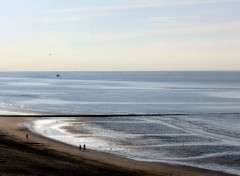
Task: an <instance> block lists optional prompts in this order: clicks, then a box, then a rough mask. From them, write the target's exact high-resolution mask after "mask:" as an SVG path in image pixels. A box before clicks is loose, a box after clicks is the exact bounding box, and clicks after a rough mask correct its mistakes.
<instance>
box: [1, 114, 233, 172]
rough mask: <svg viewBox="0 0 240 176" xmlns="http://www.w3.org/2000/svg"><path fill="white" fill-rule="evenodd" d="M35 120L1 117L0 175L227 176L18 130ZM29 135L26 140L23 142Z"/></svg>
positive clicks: (26, 130)
mask: <svg viewBox="0 0 240 176" xmlns="http://www.w3.org/2000/svg"><path fill="white" fill-rule="evenodd" d="M34 119H35V118H20V117H1V118H0V175H124V176H127V175H136V176H137V175H138V176H140V175H149V176H150V175H151V176H154V175H175V176H180V175H181V176H190V175H191V176H200V175H201V176H203V175H204V176H223V175H230V174H224V173H220V172H214V171H209V170H204V169H198V168H193V167H186V166H176V165H167V164H160V163H149V162H140V161H134V160H130V159H126V158H121V157H118V156H114V155H111V154H106V153H101V152H96V151H92V150H87V151H86V152H81V151H79V150H78V148H77V147H74V146H70V145H67V144H64V143H61V142H57V141H54V140H51V139H48V138H45V137H42V136H39V135H37V134H34V133H31V132H30V131H28V129H26V128H24V127H21V126H20V125H19V123H22V122H25V121H29V120H34ZM27 133H28V135H29V139H28V140H27V139H26V134H27Z"/></svg>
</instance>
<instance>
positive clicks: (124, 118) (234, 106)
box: [0, 71, 240, 175]
mask: <svg viewBox="0 0 240 176" xmlns="http://www.w3.org/2000/svg"><path fill="white" fill-rule="evenodd" d="M57 74H58V75H57ZM0 114H2V115H6V114H7V115H16V114H25V115H35V114H39V115H43V116H44V115H56V117H51V118H50V117H48V118H46V117H45V118H39V119H37V120H34V121H32V122H28V123H25V124H22V125H25V126H26V127H28V128H29V129H30V130H31V131H33V132H35V133H38V134H40V135H43V136H46V137H49V138H52V139H55V140H59V141H62V142H65V143H68V144H71V145H74V146H79V145H83V144H85V145H86V146H87V148H88V149H92V150H97V151H101V152H106V153H111V154H113V155H117V156H122V157H126V158H130V159H134V160H140V161H146V162H159V163H168V164H179V165H187V166H194V167H199V168H205V169H210V170H216V171H223V172H226V173H232V174H236V175H240V72H238V71H209V72H208V71H204V72H200V71H186V72H184V71H169V72H168V71H160V72H124V71H123V72H0ZM57 115H59V116H60V115H66V116H65V117H58V116H57ZM71 115H76V116H71ZM91 115H93V116H91ZM68 116H71V117H68Z"/></svg>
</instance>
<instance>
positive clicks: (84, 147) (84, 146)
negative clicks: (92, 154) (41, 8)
mask: <svg viewBox="0 0 240 176" xmlns="http://www.w3.org/2000/svg"><path fill="white" fill-rule="evenodd" d="M83 151H84V152H85V151H86V145H85V144H84V145H83Z"/></svg>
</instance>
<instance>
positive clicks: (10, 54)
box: [0, 0, 240, 71]
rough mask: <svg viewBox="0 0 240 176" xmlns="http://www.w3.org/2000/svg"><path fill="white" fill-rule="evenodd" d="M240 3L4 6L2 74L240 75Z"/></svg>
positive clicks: (176, 0)
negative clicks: (173, 72)
mask: <svg viewBox="0 0 240 176" xmlns="http://www.w3.org/2000/svg"><path fill="white" fill-rule="evenodd" d="M239 9H240V0H101V1H100V0H87V1H86V0H7V1H6V0H0V71H131V70H132V71H166V70H186V71H189V70H240V11H239Z"/></svg>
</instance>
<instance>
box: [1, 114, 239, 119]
mask: <svg viewBox="0 0 240 176" xmlns="http://www.w3.org/2000/svg"><path fill="white" fill-rule="evenodd" d="M230 114H232V115H233V114H235V115H240V113H199V114H197V113H196V114H180V113H176V114H35V115H28V114H26V115H23V114H21V115H8V114H6V115H0V117H39V118H40V117H145V116H148V117H163V116H189V115H192V116H195V115H230Z"/></svg>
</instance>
